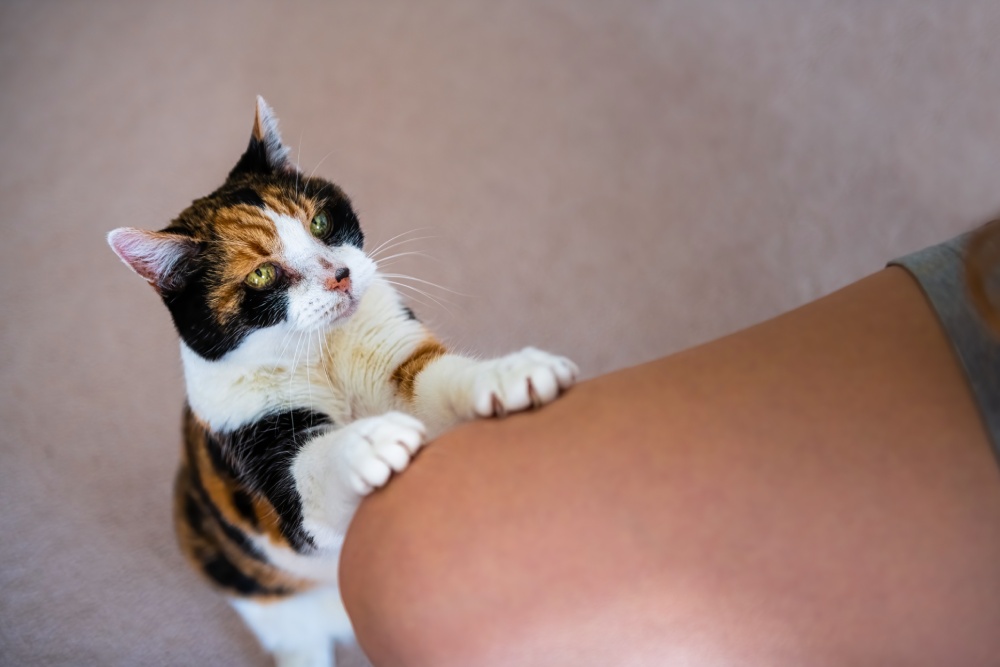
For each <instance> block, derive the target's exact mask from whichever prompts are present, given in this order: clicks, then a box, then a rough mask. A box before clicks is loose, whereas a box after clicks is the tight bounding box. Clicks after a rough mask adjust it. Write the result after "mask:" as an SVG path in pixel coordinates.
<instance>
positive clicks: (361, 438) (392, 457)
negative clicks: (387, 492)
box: [348, 412, 427, 495]
mask: <svg viewBox="0 0 1000 667" xmlns="http://www.w3.org/2000/svg"><path fill="white" fill-rule="evenodd" d="M426 437H427V434H426V430H425V428H424V425H423V423H422V422H421V421H420V420H418V419H415V418H413V417H411V416H409V415H406V414H403V413H401V412H389V413H386V414H384V415H382V416H380V417H373V418H370V419H366V420H363V421H362V422H356V425H355V426H354V433H353V437H352V442H351V443H350V445H349V447H348V450H349V451H348V463H349V466H350V475H349V478H350V483H351V487H352V488H353V489H354V490H355V491H356V492H357V493H359V494H361V495H368V494H369V493H371V492H372V491H374V490H375V489H377V488H380V487H382V486H385V484H386V482H388V481H389V477H390V476H391V475H392V473H393V472H397V473H399V472H402V471H403V470H405V469H406V467H407V466H408V465H409V464H410V460H411V459H412V458H413V455H414V454H415V453H416V452H417V450H419V449H420V447H421V445H423V443H424V439H425V438H426Z"/></svg>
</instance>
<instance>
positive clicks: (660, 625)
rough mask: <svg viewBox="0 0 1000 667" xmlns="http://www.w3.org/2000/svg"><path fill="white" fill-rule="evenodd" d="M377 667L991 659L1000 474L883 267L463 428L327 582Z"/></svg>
mask: <svg viewBox="0 0 1000 667" xmlns="http://www.w3.org/2000/svg"><path fill="white" fill-rule="evenodd" d="M341 579H342V586H343V594H344V598H345V602H346V605H347V608H348V611H349V613H350V614H351V616H352V618H353V620H354V622H355V625H356V630H357V634H358V638H359V641H360V643H361V645H362V646H363V648H364V649H365V650H366V652H367V653H368V654H369V655H370V657H371V659H372V661H373V662H374V664H375V665H378V666H379V667H382V666H390V665H393V666H394V665H407V666H411V665H412V666H418V665H419V666H423V665H427V666H433V667H449V666H453V665H454V666H459V665H460V666H463V667H468V666H470V665H476V666H480V665H482V666H492V665H498V666H499V665H504V666H508V665H518V666H525V665H539V666H543V665H544V666H546V667H552V666H558V665H656V666H661V665H685V666H687V665H691V666H702V665H733V664H738V665H762V666H764V665H766V666H768V667H781V666H784V665H795V666H797V667H798V666H801V665H831V666H833V665H836V666H838V667H841V666H844V665H908V666H915V665H966V666H972V665H984V666H985V665H997V664H1000V468H998V466H997V460H996V458H995V456H994V454H993V452H992V450H991V448H990V444H989V442H988V439H987V436H986V434H985V432H984V430H983V427H982V425H981V422H980V419H979V416H978V414H977V412H976V409H975V406H974V404H973V401H972V398H971V395H970V392H969V389H968V387H967V385H966V382H965V379H964V376H963V375H962V373H961V371H960V369H959V366H958V364H957V362H956V360H955V358H954V356H953V354H952V351H951V349H950V346H949V343H948V342H947V340H946V339H945V337H944V334H943V333H942V331H941V329H940V327H939V325H938V323H937V320H936V319H935V316H934V314H933V313H932V311H931V310H930V308H929V306H928V305H927V303H926V302H925V300H924V297H923V295H922V294H921V292H920V290H919V288H918V287H917V285H916V283H915V282H914V281H913V280H912V278H911V277H910V276H909V275H908V274H906V273H905V272H904V271H903V270H902V269H887V270H884V271H882V272H880V273H877V274H875V275H874V276H871V277H869V278H867V279H864V280H862V281H860V282H858V283H855V284H854V285H851V286H849V287H847V288H845V289H843V290H841V291H839V292H837V293H835V294H832V295H830V296H828V297H825V298H823V299H820V300H819V301H816V302H814V303H812V304H809V305H807V306H805V307H803V308H800V309H798V310H796V311H793V312H791V313H789V314H786V315H784V316H781V317H779V318H776V319H774V320H771V321H769V322H765V323H763V324H761V325H758V326H756V327H753V328H751V329H748V330H746V331H742V332H740V333H737V334H734V335H732V336H729V337H726V338H723V339H720V340H718V341H715V342H712V343H709V344H706V345H703V346H701V347H697V348H694V349H692V350H689V351H686V352H683V353H681V354H677V355H673V356H670V357H667V358H664V359H661V360H658V361H655V362H652V363H648V364H645V365H642V366H638V367H635V368H630V369H626V370H623V371H620V372H617V373H613V374H610V375H606V376H603V377H599V378H596V379H594V380H591V381H588V382H585V383H582V384H581V385H579V386H577V387H576V388H574V389H573V390H572V391H570V392H569V393H568V394H567V395H566V396H565V397H564V398H562V399H560V400H559V401H557V402H556V403H554V404H553V405H551V406H548V407H546V408H545V409H543V410H541V411H539V412H537V413H531V414H527V415H518V416H513V417H510V418H507V419H505V420H500V421H481V422H476V423H473V424H469V425H466V426H464V427H462V428H460V429H457V430H455V431H453V432H451V433H448V434H447V435H445V436H444V437H442V438H440V439H439V440H438V441H436V442H435V443H434V444H432V445H431V446H429V447H428V448H427V449H426V450H425V451H424V452H423V453H422V454H421V455H420V457H419V459H418V460H417V461H416V462H415V463H414V465H413V466H412V468H411V469H409V470H408V471H407V472H406V473H405V474H403V475H401V476H400V477H399V478H398V479H395V480H393V481H392V483H391V484H389V486H388V487H387V488H386V489H385V490H384V491H380V492H378V493H376V494H375V495H373V496H372V497H370V498H369V499H367V500H366V501H365V502H364V503H363V504H362V507H361V510H360V511H359V512H358V514H357V516H356V518H355V520H354V523H353V524H352V526H351V529H350V532H349V534H348V536H347V541H346V544H345V547H344V554H343V560H342V566H341Z"/></svg>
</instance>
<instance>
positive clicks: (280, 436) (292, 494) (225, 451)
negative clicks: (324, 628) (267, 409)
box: [207, 408, 333, 551]
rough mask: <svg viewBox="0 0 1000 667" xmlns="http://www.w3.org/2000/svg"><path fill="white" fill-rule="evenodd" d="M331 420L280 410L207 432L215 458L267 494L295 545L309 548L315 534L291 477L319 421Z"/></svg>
mask: <svg viewBox="0 0 1000 667" xmlns="http://www.w3.org/2000/svg"><path fill="white" fill-rule="evenodd" d="M332 423H333V422H332V420H331V419H330V418H329V417H328V416H326V415H324V414H322V413H320V412H315V411H313V410H308V409H305V408H300V409H296V410H290V411H286V412H276V413H272V414H269V415H267V416H265V417H263V418H262V419H259V420H258V421H256V422H254V423H252V424H248V425H246V426H242V427H240V428H238V429H236V430H235V431H231V432H228V433H223V434H217V435H212V436H210V437H209V438H208V440H207V443H208V448H209V452H210V453H212V450H213V449H216V450H217V453H212V457H213V459H214V458H215V457H219V458H221V459H223V460H225V461H226V462H227V464H228V467H229V469H230V470H232V472H233V474H234V477H235V478H236V479H237V480H238V481H239V482H240V483H242V484H244V485H245V486H246V487H247V488H249V489H251V490H252V491H254V492H256V493H260V494H262V495H263V496H265V497H266V498H267V499H268V501H269V502H270V503H271V505H272V506H274V509H275V511H276V512H277V513H278V517H279V518H280V519H281V533H282V535H284V537H285V539H287V540H288V542H289V544H291V545H292V547H293V548H294V549H295V550H296V551H307V550H308V549H309V548H310V547H312V546H313V543H312V538H310V537H309V534H308V533H306V531H305V530H304V529H303V528H302V501H301V499H300V498H299V495H298V493H297V492H296V491H295V484H294V481H293V479H292V470H291V467H292V461H293V460H294V459H295V455H296V454H297V453H298V452H299V450H300V449H301V448H302V445H303V444H305V442H306V440H307V439H308V438H309V437H310V436H312V435H313V434H314V430H315V429H316V428H318V427H323V426H328V425H330V424H332Z"/></svg>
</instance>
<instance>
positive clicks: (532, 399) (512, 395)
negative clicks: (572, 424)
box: [473, 347, 580, 417]
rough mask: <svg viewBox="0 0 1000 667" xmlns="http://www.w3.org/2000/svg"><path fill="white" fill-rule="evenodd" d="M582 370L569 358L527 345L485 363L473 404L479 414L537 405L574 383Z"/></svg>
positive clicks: (500, 412) (477, 379) (478, 379)
mask: <svg viewBox="0 0 1000 667" xmlns="http://www.w3.org/2000/svg"><path fill="white" fill-rule="evenodd" d="M579 372H580V370H579V369H578V368H577V367H576V364H574V363H573V362H572V361H570V360H569V359H567V358H566V357H557V356H556V355H554V354H549V353H548V352H542V351H541V350H536V349H535V348H533V347H526V348H524V349H523V350H521V351H520V352H514V353H513V354H508V355H507V356H505V357H500V358H499V359H496V360H494V361H491V362H487V363H486V364H484V365H483V368H482V369H481V370H480V371H479V372H478V373H477V376H476V379H475V381H474V383H473V406H474V407H475V411H476V414H477V415H479V416H480V417H493V416H497V417H502V416H504V415H505V414H507V413H508V412H516V411H518V410H527V409H528V408H531V407H536V408H537V407H539V406H541V405H545V404H546V403H550V402H552V401H553V400H555V398H556V397H557V396H559V392H560V391H563V390H565V389H569V388H570V387H571V386H573V383H575V382H576V376H577V374H579Z"/></svg>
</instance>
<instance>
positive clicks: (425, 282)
mask: <svg viewBox="0 0 1000 667" xmlns="http://www.w3.org/2000/svg"><path fill="white" fill-rule="evenodd" d="M382 275H383V276H385V277H386V278H398V279H400V280H412V281H414V282H418V283H421V284H423V285H429V286H430V287H436V288H438V289H439V290H444V291H445V292H450V293H452V294H455V295H457V296H464V297H469V298H471V297H472V295H471V294H465V293H464V292H457V291H455V290H453V289H448V288H447V287H444V286H443V285H438V284H437V283H432V282H431V281H429V280H424V279H422V278H415V277H413V276H408V275H406V274H404V273H383V274H382Z"/></svg>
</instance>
